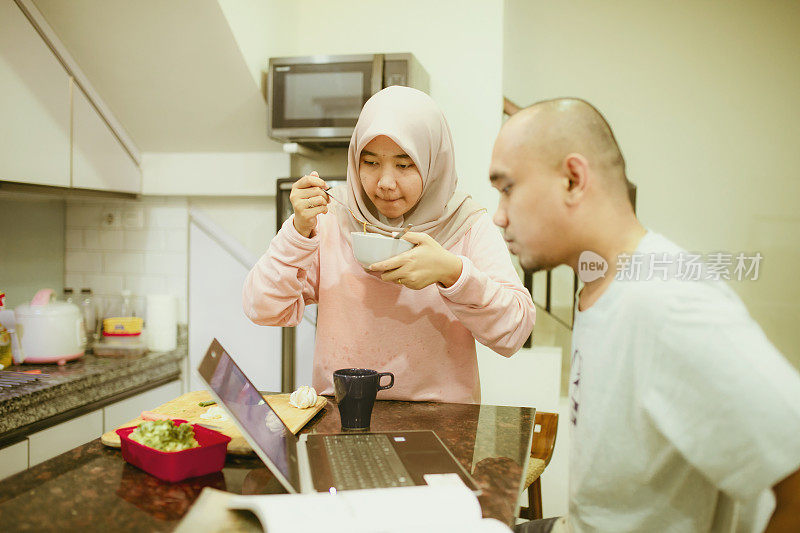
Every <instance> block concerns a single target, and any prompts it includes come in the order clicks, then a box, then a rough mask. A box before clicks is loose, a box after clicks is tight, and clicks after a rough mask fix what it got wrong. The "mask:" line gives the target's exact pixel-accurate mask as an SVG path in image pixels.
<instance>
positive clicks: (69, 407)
mask: <svg viewBox="0 0 800 533" xmlns="http://www.w3.org/2000/svg"><path fill="white" fill-rule="evenodd" d="M186 352H187V350H186V346H185V345H179V346H178V348H177V349H175V350H173V351H170V352H150V353H148V354H146V355H145V356H143V357H140V358H137V359H115V358H107V357H96V356H94V355H85V356H83V357H81V358H80V359H77V360H75V361H70V362H68V363H66V364H65V365H64V366H58V365H55V364H52V365H20V366H11V367H9V370H15V371H29V370H41V372H42V376H41V378H40V379H39V380H38V381H34V382H31V383H27V384H25V385H20V386H17V387H14V388H11V389H3V390H2V391H0V447H2V446H4V445H7V444H11V443H12V442H13V441H14V440H15V439H16V440H19V439H20V438H22V437H24V436H25V435H26V434H27V433H31V432H33V431H39V430H41V429H44V428H45V427H48V426H49V425H53V424H56V423H59V422H61V421H64V420H67V419H69V418H73V417H74V416H79V415H80V414H83V412H88V411H89V410H94V409H97V408H99V407H102V406H103V404H104V403H111V402H113V401H118V400H120V399H122V398H124V397H127V396H131V395H133V394H138V393H139V392H143V391H144V390H147V389H150V388H153V387H156V386H158V385H161V384H163V383H166V382H169V381H173V380H175V379H177V378H178V377H179V376H180V372H181V361H182V359H183V358H184V357H185V356H186Z"/></svg>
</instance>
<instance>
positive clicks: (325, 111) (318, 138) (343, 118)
mask: <svg viewBox="0 0 800 533" xmlns="http://www.w3.org/2000/svg"><path fill="white" fill-rule="evenodd" d="M428 83H429V80H428V74H427V72H425V70H424V69H423V68H422V66H421V65H420V64H419V62H417V60H416V59H415V58H414V55H413V54H410V53H402V54H401V53H398V54H363V55H337V56H307V57H273V58H270V60H269V71H268V73H267V95H266V96H267V106H268V108H269V113H268V116H269V119H268V120H269V123H268V130H269V136H270V137H272V138H273V139H276V140H279V141H282V142H297V143H302V144H309V145H312V146H313V145H318V144H322V145H327V146H330V145H338V146H343V145H347V143H348V142H349V141H350V137H351V136H352V134H353V128H354V127H355V125H356V121H357V120H358V115H359V113H361V108H362V107H363V106H364V103H365V102H366V101H367V100H368V99H369V98H370V97H371V96H372V95H373V94H375V93H376V92H378V91H380V90H381V89H383V88H385V87H389V86H391V85H405V86H407V87H414V88H415V89H419V90H421V91H424V92H428Z"/></svg>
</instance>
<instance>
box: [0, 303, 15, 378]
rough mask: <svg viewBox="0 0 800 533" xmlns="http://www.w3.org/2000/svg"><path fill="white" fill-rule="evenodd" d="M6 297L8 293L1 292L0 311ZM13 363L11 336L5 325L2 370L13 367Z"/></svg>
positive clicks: (0, 329) (1, 343)
mask: <svg viewBox="0 0 800 533" xmlns="http://www.w3.org/2000/svg"><path fill="white" fill-rule="evenodd" d="M5 297H6V293H4V292H3V291H0V310H2V309H3V306H4V302H3V299H4V298H5ZM12 361H13V357H12V354H11V334H10V333H9V332H8V330H7V329H6V328H5V327H3V324H0V370H2V369H4V368H6V367H9V366H11V363H12Z"/></svg>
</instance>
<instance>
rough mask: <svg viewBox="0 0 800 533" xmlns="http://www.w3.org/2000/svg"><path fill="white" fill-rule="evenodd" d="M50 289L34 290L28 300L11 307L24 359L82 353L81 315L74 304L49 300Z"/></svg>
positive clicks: (73, 356) (59, 359) (43, 359)
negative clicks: (30, 298) (34, 292)
mask: <svg viewBox="0 0 800 533" xmlns="http://www.w3.org/2000/svg"><path fill="white" fill-rule="evenodd" d="M52 296H53V290H52V289H42V290H40V291H39V292H37V293H36V296H34V297H33V300H31V303H29V304H22V305H20V306H18V307H17V308H16V309H14V315H15V318H16V321H17V325H16V329H17V336H18V338H19V346H20V349H21V350H22V354H20V355H21V356H22V357H19V358H18V359H23V361H24V362H25V363H38V364H41V363H58V364H59V365H63V364H64V363H66V362H67V361H70V360H72V359H77V358H79V357H82V356H83V354H84V347H85V346H86V334H85V332H84V330H83V316H82V315H81V312H80V309H78V306H77V305H75V304H71V303H68V302H55V301H51V299H52Z"/></svg>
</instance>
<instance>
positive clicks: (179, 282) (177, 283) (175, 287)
mask: <svg viewBox="0 0 800 533" xmlns="http://www.w3.org/2000/svg"><path fill="white" fill-rule="evenodd" d="M164 292H165V293H169V294H174V295H175V296H183V295H184V294H186V276H178V277H175V276H169V277H167V278H165V279H164Z"/></svg>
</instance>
